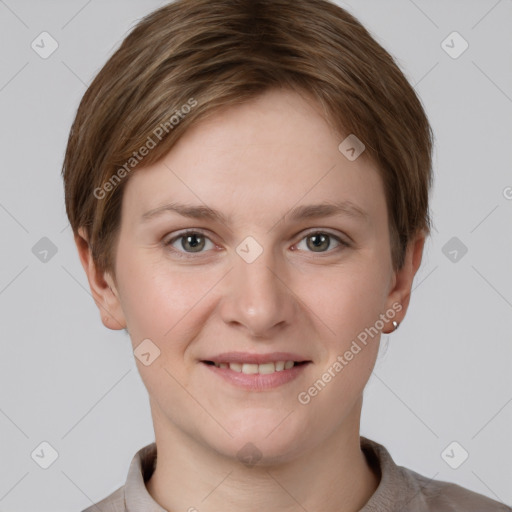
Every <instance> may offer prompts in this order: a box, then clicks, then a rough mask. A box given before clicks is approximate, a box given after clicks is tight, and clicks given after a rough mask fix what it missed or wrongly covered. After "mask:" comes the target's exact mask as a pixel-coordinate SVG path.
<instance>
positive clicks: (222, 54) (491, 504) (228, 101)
mask: <svg viewBox="0 0 512 512" xmlns="http://www.w3.org/2000/svg"><path fill="white" fill-rule="evenodd" d="M432 144H433V137H432V132H431V128H430V125H429V122H428V120H427V118H426V115H425V112H424V110H423V108H422V105H421V103H420V101H419V99H418V98H417V96H416V94H415V92H414V90H413V89H412V87H411V86H410V84H409V83H408V82H407V80H406V79H405V77H404V75H403V74H402V72H401V71H400V70H399V68H398V67H397V65H396V64H395V63H394V61H393V59H392V57H391V56H390V55H389V54H388V53H387V52H386V51H385V50H384V49H383V48H382V47H381V46H380V45H379V44H378V43H377V42H376V41H375V40H374V39H373V38H372V37H371V35H370V34H369V33H368V32H367V31H366V29H365V28H364V27H363V26H362V25H361V24H360V23H359V22H358V21H357V20H356V19H355V18H354V17H352V16H351V15H350V14H349V13H347V12H346V11H345V10H343V9H341V8H339V7H337V6H336V5H334V4H331V3H328V2H326V1H324V0H309V1H307V0H294V1H291V0H272V1H270V0H267V1H261V2H257V1H254V2H248V1H233V0H221V1H217V2H208V1H206V0H181V1H178V2H175V3H172V4H170V5H167V6H164V7H162V8H160V9H159V10H157V11H155V12H154V13H152V14H150V15H149V16H147V17H146V18H144V19H143V20H142V21H141V22H140V23H139V24H138V25H137V26H136V27H135V29H134V30H133V31H132V32H131V33H130V34H129V35H128V37H127V38H126V39H125V41H124V42H123V44H122V45H121V47H120V49H119V50H118V51H117V52H116V53H115V54H114V55H113V56H112V57H111V59H110V60H109V61H108V62H107V64H106V65H105V66H104V67H103V69H102V70H101V71H100V72H99V74H98V76H97V77H96V78H95V80H94V81H93V83H92V84H91V86H90V87H89V89H88V90H87V92H86V94H85V95H84V98H83V100H82V102H81V104H80V107H79V110H78V113H77V116H76V119H75V122H74V124H73V127H72V130H71V133H70V137H69V142H68V147H67V151H66V156H65V161H64V167H63V177H64V181H65V192H66V210H67V214H68V217H69V219H70V223H71V226H72V228H73V232H74V234H75V241H76V245H77V248H78V252H79V256H80V259H81V262H82V264H83V266H84V269H85V271H86V273H87V277H88V280H89V284H90V287H91V291H92V294H93V297H94V300H95V302H96V304H97V306H98V308H99V311H100V313H101V317H102V321H103V323H104V325H105V326H106V327H108V328H110V329H126V331H127V332H128V333H129V335H130V338H131V342H132V345H133V350H134V355H135V357H136V362H137V366H138V368H139V371H140V375H141V378H142V380H143V382H144V384H145V386H146V388H147V390H148V393H149V399H150V405H151V413H152V418H153V425H154V430H155V443H152V444H151V445H148V446H146V447H144V448H142V449H141V450H140V451H139V452H138V453H137V454H136V455H135V457H134V458H133V461H132V464H131V466H130V469H129V473H128V478H127V481H126V484H125V485H124V486H122V487H121V488H119V489H118V490H117V491H115V492H114V493H113V494H111V495H110V496H108V497H106V498H105V499H104V500H102V501H101V502H100V503H98V504H96V505H93V506H91V507H89V508H88V509H87V511H92V510H118V511H124V510H127V511H135V510H144V511H146V510H155V511H165V510H167V511H178V510H189V511H193V510H199V511H201V512H203V511H205V512H207V511H220V510H226V509H227V510H237V511H245V510H268V511H272V510H281V511H282V510H289V511H295V510H308V511H313V510H333V511H334V510H336V511H343V512H349V511H350V512H352V511H364V512H369V511H373V510H378V511H383V512H386V511H397V510H404V511H405V510H407V511H441V510H461V511H462V510H464V511H470V510H474V511H479V512H481V511H491V510H492V511H494V510H510V508H508V507H505V506H504V505H502V504H500V503H499V502H496V501H494V500H491V499H489V498H486V497H484V496H482V495H479V494H477V493H474V492H472V491H470V490H468V489H464V488H462V487H460V486H458V485H455V484H451V483H448V482H442V481H432V480H430V479H429V478H427V477H425V476H422V475H420V474H418V473H415V472H414V471H412V470H409V469H407V468H403V467H399V466H397V465H396V464H395V463H394V462H393V460H392V458H391V457H390V455H389V453H388V452H387V450H386V449H385V447H384V446H382V445H380V444H378V443H376V442H375V441H372V440H370V439H367V438H364V437H361V436H360V433H359V423H360V416H361V408H362V401H363V391H364V388H365V385H366V383H367V382H368V379H369V377H370V375H371V372H372V369H373V367H374V364H375V360H376V357H377V353H378V347H379V340H380V334H381V333H382V332H384V333H391V332H393V331H394V330H395V329H397V328H398V326H399V324H400V323H401V322H402V321H403V318H404V316H405V314H406V311H407V308H408V305H409V300H410V293H411V285H412V282H413V278H414V276H415V274H416V271H417V270H418V268H419V266H420V263H421V258H422V252H423V247H424V243H425V238H426V237H427V236H428V235H429V232H430V225H431V221H430V216H429V191H430V189H431V185H432V169H431V154H432ZM157 454H158V457H157Z"/></svg>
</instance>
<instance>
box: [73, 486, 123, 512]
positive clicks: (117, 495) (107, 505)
mask: <svg viewBox="0 0 512 512" xmlns="http://www.w3.org/2000/svg"><path fill="white" fill-rule="evenodd" d="M125 510H126V507H125V501H124V485H123V486H121V487H119V489H117V490H115V491H114V492H113V493H112V494H109V495H108V496H107V497H106V498H103V499H102V500H101V501H99V502H98V503H95V504H94V505H91V506H90V507H88V508H86V509H85V510H82V512H125Z"/></svg>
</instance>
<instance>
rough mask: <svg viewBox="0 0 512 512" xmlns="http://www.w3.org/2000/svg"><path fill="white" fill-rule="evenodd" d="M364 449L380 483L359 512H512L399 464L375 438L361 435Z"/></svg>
mask: <svg viewBox="0 0 512 512" xmlns="http://www.w3.org/2000/svg"><path fill="white" fill-rule="evenodd" d="M361 448H362V450H363V452H364V454H365V455H366V458H367V460H368V463H369V465H370V467H372V468H373V469H374V471H375V472H376V473H380V483H379V486H378V487H377V489H376V491H375V492H374V494H373V495H372V496H371V498H370V500H369V501H368V502H367V504H366V505H365V507H363V509H362V510H361V511H360V512H384V511H393V512H512V508H511V507H510V506H507V505H505V504H503V503H501V502H500V501H496V500H493V499H491V498H488V497H487V496H484V495H483V494H478V493H476V492H473V491H470V490H469V489H466V488H465V487H461V486H460V485H457V484H454V483H451V482H446V481H443V480H434V479H433V478H429V477H426V476H424V475H422V474H420V473H417V472H416V471H413V470H412V469H409V468H407V467H404V466H399V465H397V464H396V463H395V462H394V460H393V458H392V457H391V454H390V453H389V452H388V450H387V449H386V448H385V447H384V446H383V445H382V444H380V443H377V442H376V441H373V440H371V439H368V438H365V437H361Z"/></svg>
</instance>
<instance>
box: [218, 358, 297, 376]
mask: <svg viewBox="0 0 512 512" xmlns="http://www.w3.org/2000/svg"><path fill="white" fill-rule="evenodd" d="M294 365H295V363H294V362H293V361H276V362H275V363H273V362H271V363H263V364H252V363H245V364H241V363H215V366H216V367H217V368H229V369H230V370H232V371H234V372H238V373H245V374H248V375H250V374H255V373H259V374H261V375H267V374H269V373H274V372H282V371H283V370H289V369H290V368H293V366H294Z"/></svg>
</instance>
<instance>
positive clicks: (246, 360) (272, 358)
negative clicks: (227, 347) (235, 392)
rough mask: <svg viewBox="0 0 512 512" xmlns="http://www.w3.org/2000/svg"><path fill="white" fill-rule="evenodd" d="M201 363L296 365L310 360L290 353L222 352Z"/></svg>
mask: <svg viewBox="0 0 512 512" xmlns="http://www.w3.org/2000/svg"><path fill="white" fill-rule="evenodd" d="M202 361H212V362H214V363H239V364H264V363H270V362H276V361H294V362H296V363H302V362H305V361H307V362H309V361H310V360H309V359H307V358H305V357H303V356H301V355H299V354H293V353H291V352H272V353H269V354H253V353H250V352H224V353H222V354H218V355H215V356H211V357H206V358H205V359H202Z"/></svg>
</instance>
